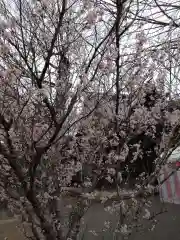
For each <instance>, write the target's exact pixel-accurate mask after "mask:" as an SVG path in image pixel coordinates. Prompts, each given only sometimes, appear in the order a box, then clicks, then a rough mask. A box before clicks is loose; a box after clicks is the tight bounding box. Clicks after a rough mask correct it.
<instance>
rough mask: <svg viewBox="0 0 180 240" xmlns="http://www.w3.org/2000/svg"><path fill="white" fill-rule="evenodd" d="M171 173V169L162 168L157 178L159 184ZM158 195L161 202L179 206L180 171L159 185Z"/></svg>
mask: <svg viewBox="0 0 180 240" xmlns="http://www.w3.org/2000/svg"><path fill="white" fill-rule="evenodd" d="M172 171H173V169H172V168H169V167H168V166H164V167H163V169H162V170H161V173H160V176H159V183H160V182H162V181H163V180H164V179H165V178H167V177H168V175H169V174H170V173H171V172H172ZM159 194H160V199H161V201H162V202H168V203H175V204H180V170H178V171H176V172H175V173H174V174H173V175H171V176H170V177H169V178H168V179H167V180H166V181H165V182H164V183H163V184H162V185H160V187H159Z"/></svg>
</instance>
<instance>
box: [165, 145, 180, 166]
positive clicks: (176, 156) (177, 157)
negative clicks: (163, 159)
mask: <svg viewBox="0 0 180 240" xmlns="http://www.w3.org/2000/svg"><path fill="white" fill-rule="evenodd" d="M177 161H180V147H177V148H176V149H175V150H174V151H173V152H172V154H171V155H170V157H169V158H168V161H167V162H168V163H169V162H177Z"/></svg>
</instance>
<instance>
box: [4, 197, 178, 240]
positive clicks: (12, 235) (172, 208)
mask: <svg viewBox="0 0 180 240" xmlns="http://www.w3.org/2000/svg"><path fill="white" fill-rule="evenodd" d="M162 207H163V208H167V212H166V213H163V214H161V215H159V216H158V217H157V220H158V224H157V226H156V228H155V229H154V231H148V229H145V230H144V231H143V232H142V233H141V232H136V233H134V234H133V235H132V236H131V237H130V240H144V239H146V240H152V239H153V240H160V239H163V240H169V239H176V240H179V238H180V227H179V223H180V205H175V204H162V203H160V201H159V197H155V198H154V200H153V207H152V211H154V212H157V211H159V210H160V209H161V208H162ZM2 218H3V217H2V216H1V219H2ZM105 220H110V221H112V223H113V224H115V223H116V219H115V218H114V216H113V215H111V216H110V215H109V214H108V213H106V212H104V211H103V208H102V207H101V206H100V205H99V204H96V205H95V206H94V207H93V208H92V209H91V210H90V211H89V212H88V213H87V216H86V218H85V222H86V223H87V229H86V234H85V235H84V238H83V239H85V240H94V239H97V240H100V239H104V240H106V239H107V240H113V238H112V233H110V232H109V233H107V234H105V235H104V234H103V235H104V236H103V235H102V234H101V235H100V236H98V237H96V236H94V235H93V234H92V233H89V232H88V231H89V230H92V229H93V230H99V229H102V228H103V223H104V221H105ZM146 223H147V222H146V221H145V225H146ZM16 225H17V221H16V220H14V219H2V220H1V221H0V240H4V239H5V237H7V239H8V240H24V238H23V236H22V235H21V234H20V233H18V229H17V228H16Z"/></svg>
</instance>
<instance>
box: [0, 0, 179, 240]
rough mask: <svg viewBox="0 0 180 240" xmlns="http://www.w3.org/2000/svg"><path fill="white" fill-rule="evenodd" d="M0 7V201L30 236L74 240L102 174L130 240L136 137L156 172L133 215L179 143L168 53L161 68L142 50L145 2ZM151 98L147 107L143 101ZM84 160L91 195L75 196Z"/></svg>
mask: <svg viewBox="0 0 180 240" xmlns="http://www.w3.org/2000/svg"><path fill="white" fill-rule="evenodd" d="M0 9H1V11H0V59H1V60H0V81H1V94H0V132H1V135H0V136H1V137H0V154H1V158H0V161H1V168H0V173H1V174H0V178H1V184H0V188H1V195H0V196H1V201H7V203H8V208H9V209H10V210H11V211H12V212H13V213H14V214H17V215H21V217H22V220H23V221H25V222H26V223H28V226H29V227H30V228H31V231H32V234H33V239H38V240H39V239H48V240H50V239H51V240H55V239H77V236H78V234H79V231H80V223H81V220H82V217H83V216H84V214H85V213H86V211H87V210H88V208H89V207H90V205H91V204H92V203H93V199H94V198H95V195H96V194H94V188H95V187H96V183H97V180H98V179H99V178H101V177H102V176H105V177H106V178H107V180H108V181H110V182H111V181H112V179H114V181H115V182H116V186H117V197H118V199H119V202H120V205H118V207H117V208H118V209H121V210H122V209H123V211H125V212H122V211H120V214H121V215H122V216H121V217H122V218H121V222H120V223H119V224H118V226H117V227H118V229H119V230H120V232H121V233H122V234H126V233H128V232H129V226H127V224H125V223H124V222H123V221H122V219H123V218H124V216H126V215H128V214H126V212H127V211H126V207H127V206H124V205H123V204H125V203H124V202H123V201H122V200H123V196H122V195H121V182H122V181H123V176H121V169H122V168H124V163H125V162H126V161H127V158H128V156H129V152H130V146H129V144H130V140H131V139H132V137H133V136H137V135H141V134H143V136H144V135H146V136H149V137H150V138H151V139H152V140H153V141H154V142H155V143H156V144H155V148H154V151H155V153H156V155H155V160H156V161H155V167H154V168H153V171H151V173H150V174H149V175H146V176H144V178H143V181H142V182H141V184H140V186H139V185H138V186H135V193H134V194H133V195H132V194H129V195H128V196H126V198H129V199H131V200H132V206H135V207H133V210H134V211H135V212H134V214H135V215H137V214H138V211H139V208H140V206H141V205H143V202H142V201H141V202H140V205H138V204H137V200H136V197H139V196H142V199H143V201H144V199H145V197H146V196H147V195H148V194H150V193H151V188H150V187H149V186H150V184H151V183H152V181H153V180H154V178H155V177H157V176H158V173H159V169H160V167H161V165H163V164H165V162H166V160H167V158H168V156H169V154H170V150H171V151H172V150H173V149H174V148H176V147H177V146H178V144H179V142H178V141H179V135H178V134H177V131H176V130H177V128H178V119H179V111H178V110H176V112H174V113H173V114H174V116H175V118H174V119H173V121H170V117H169V114H168V111H167V109H168V108H167V106H168V102H167V100H168V99H167V97H166V95H165V89H166V86H165V82H166V79H167V78H168V77H167V72H168V71H169V68H168V71H167V72H166V73H163V70H162V69H161V67H160V66H161V65H160V63H161V64H164V62H165V61H163V60H164V59H165V57H166V56H167V55H168V56H170V53H171V52H170V51H169V52H168V50H169V49H170V48H171V47H169V48H167V49H166V51H167V52H165V54H164V52H161V51H160V50H159V55H158V57H157V59H156V61H155V60H154V59H155V56H154V55H153V54H152V52H153V47H152V46H151V51H149V52H145V51H144V46H145V45H146V44H147V45H148V44H150V40H149V39H148V38H147V37H146V34H145V30H144V29H143V26H142V24H141V23H140V20H138V21H139V22H138V21H137V17H138V16H140V12H141V11H140V8H139V4H138V2H135V1H131V0H130V1H129V0H123V1H121V0H117V1H82V0H81V1H80V0H75V1H68V0H63V1H58V0H51V1H48V0H46V1H45V0H41V1H38V0H37V1H30V0H13V1H5V0H4V1H1V2H0ZM143 20H144V19H143ZM137 25H138V27H139V28H140V29H141V31H140V33H139V32H136V31H135V32H136V36H135V37H134V38H133V37H132V41H134V43H133V44H134V49H132V52H131V53H132V54H129V53H128V50H129V51H130V50H131V48H130V47H128V46H125V44H124V42H125V41H127V38H129V36H131V29H132V30H134V28H135V29H136V27H137ZM163 54H164V55H165V56H164V55H163ZM166 54H167V55H166ZM162 55H163V56H162ZM176 57H177V56H176ZM157 75H158V76H157ZM176 76H177V75H176ZM154 88H155V89H154ZM154 90H157V95H158V94H159V95H158V96H154V95H151V92H152V91H154ZM149 93H150V97H151V98H152V99H149V100H148V103H150V101H152V102H154V103H153V104H152V105H151V106H148V105H147V104H145V101H146V97H147V94H149ZM124 96H125V97H124ZM158 124H162V126H163V127H162V129H161V131H160V136H157V133H158V130H157V125H158ZM167 126H170V127H169V130H167ZM175 138H176V141H172V139H175ZM172 142H173V144H172ZM135 145H136V146H135V147H136V149H135V151H134V152H133V157H132V159H130V161H131V162H134V161H136V160H137V159H140V160H141V161H144V159H143V157H142V156H143V149H142V146H141V144H140V143H139V142H138V141H137V142H136V144H135ZM108 149H110V150H108ZM162 153H163V155H162V156H161V154H162ZM87 163H88V164H91V165H92V166H93V177H87V178H86V179H85V181H84V182H83V188H84V190H85V191H86V193H85V194H82V192H81V191H79V190H82V189H80V188H78V190H77V189H76V191H70V189H68V188H67V187H68V186H69V185H70V184H71V181H72V178H73V176H74V175H75V174H76V173H77V172H79V171H82V170H83V168H84V167H85V166H86V165H87ZM117 166H118V167H117ZM99 169H100V170H101V171H99ZM64 189H66V190H68V191H69V192H71V194H75V195H76V197H78V200H77V204H76V207H75V208H74V209H73V211H72V213H71V214H70V217H69V221H68V226H64V225H63V224H64V218H63V216H62V211H63V209H62V206H61V204H60V201H61V198H62V196H63V195H64V194H65V192H64ZM101 200H102V201H103V202H106V200H107V199H106V197H103V199H101ZM122 205H123V206H124V207H123V208H122ZM115 209H116V208H115ZM146 218H150V216H149V212H148V211H147V210H146ZM130 223H131V222H130ZM130 223H129V224H130ZM106 225H107V224H106ZM64 229H68V230H66V231H65V230H64Z"/></svg>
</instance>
